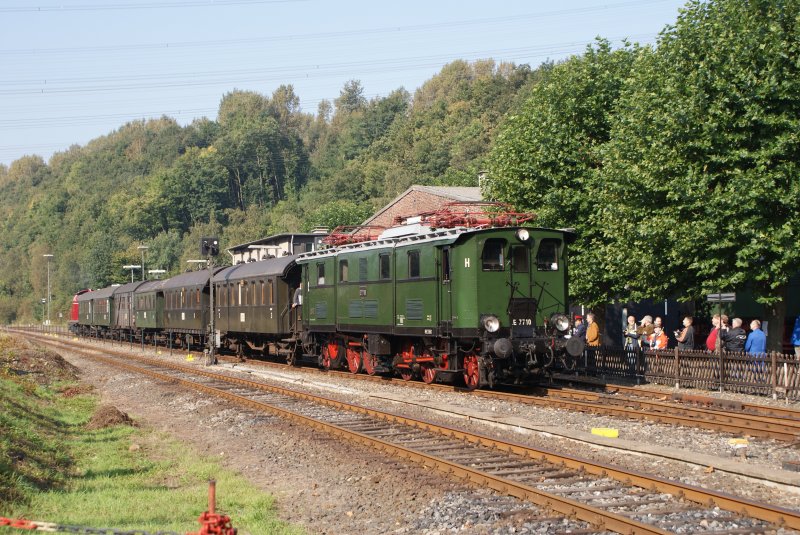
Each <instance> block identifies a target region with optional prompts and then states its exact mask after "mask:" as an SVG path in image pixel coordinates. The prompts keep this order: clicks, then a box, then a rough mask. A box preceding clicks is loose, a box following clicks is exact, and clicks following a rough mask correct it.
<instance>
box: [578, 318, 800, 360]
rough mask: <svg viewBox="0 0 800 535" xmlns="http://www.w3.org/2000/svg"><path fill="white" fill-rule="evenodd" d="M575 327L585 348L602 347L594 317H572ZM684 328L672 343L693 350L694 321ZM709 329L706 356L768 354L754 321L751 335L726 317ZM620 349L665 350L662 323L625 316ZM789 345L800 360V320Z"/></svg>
mask: <svg viewBox="0 0 800 535" xmlns="http://www.w3.org/2000/svg"><path fill="white" fill-rule="evenodd" d="M574 320H575V327H574V329H573V333H572V335H573V336H577V337H579V338H581V339H583V340H584V341H585V342H586V345H587V346H588V347H593V348H596V347H599V346H600V345H601V336H600V328H599V326H598V325H597V322H596V317H595V315H594V314H593V313H591V312H590V313H589V314H587V315H586V323H584V322H583V316H580V315H576V316H575V317H574ZM682 323H683V328H681V329H678V330H676V331H674V332H673V339H674V340H675V341H676V342H677V347H678V349H679V350H680V349H683V350H688V349H695V331H694V325H693V324H694V318H693V317H692V316H685V317H684V318H683V322H682ZM711 324H712V328H711V331H710V332H709V334H708V337H707V338H706V340H705V349H706V350H707V351H709V352H720V351H724V352H726V353H742V352H745V353H748V354H750V355H761V354H764V353H766V352H767V335H766V334H765V333H764V331H763V330H761V321H760V320H757V319H754V320H752V321H751V322H750V332H749V333H748V332H747V331H746V330H745V329H744V328H743V327H742V324H743V322H742V319H741V318H733V320H731V321H730V323H729V318H728V316H726V315H725V314H722V315H720V314H715V315H714V316H713V317H712V318H711ZM622 336H623V340H622V345H623V346H624V348H625V349H626V350H628V351H632V350H641V349H666V348H667V346H668V344H669V336H667V333H666V332H665V331H664V326H663V322H662V319H661V318H660V317H656V318H655V319H653V317H652V316H649V315H648V316H644V317H643V318H642V319H641V320H640V321H639V322H638V323H637V322H636V318H635V317H634V316H628V323H627V325H626V326H625V329H624V331H623V335H622ZM791 344H792V345H793V346H794V350H795V355H796V356H797V358H798V359H800V316H798V318H797V319H796V321H795V324H794V329H793V331H792V336H791Z"/></svg>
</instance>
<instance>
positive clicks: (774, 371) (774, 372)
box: [769, 351, 778, 399]
mask: <svg viewBox="0 0 800 535" xmlns="http://www.w3.org/2000/svg"><path fill="white" fill-rule="evenodd" d="M769 357H770V364H771V366H772V368H771V369H770V378H769V379H770V386H771V390H772V399H778V392H777V390H776V388H777V386H778V354H777V353H776V352H775V351H772V352H770V355H769Z"/></svg>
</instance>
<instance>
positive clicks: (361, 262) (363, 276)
mask: <svg viewBox="0 0 800 535" xmlns="http://www.w3.org/2000/svg"><path fill="white" fill-rule="evenodd" d="M358 280H359V281H360V282H364V281H365V280H367V259H366V258H359V259H358Z"/></svg>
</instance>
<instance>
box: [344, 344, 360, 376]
mask: <svg viewBox="0 0 800 535" xmlns="http://www.w3.org/2000/svg"><path fill="white" fill-rule="evenodd" d="M347 369H348V370H350V373H358V372H360V371H361V348H354V347H348V348H347Z"/></svg>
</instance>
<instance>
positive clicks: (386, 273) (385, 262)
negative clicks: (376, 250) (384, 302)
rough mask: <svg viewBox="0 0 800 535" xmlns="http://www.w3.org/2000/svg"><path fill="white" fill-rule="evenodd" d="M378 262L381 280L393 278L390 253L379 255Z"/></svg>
mask: <svg viewBox="0 0 800 535" xmlns="http://www.w3.org/2000/svg"><path fill="white" fill-rule="evenodd" d="M378 263H379V264H380V271H381V280H386V279H391V278H392V268H391V264H389V254H388V253H383V254H380V255H378Z"/></svg>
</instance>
